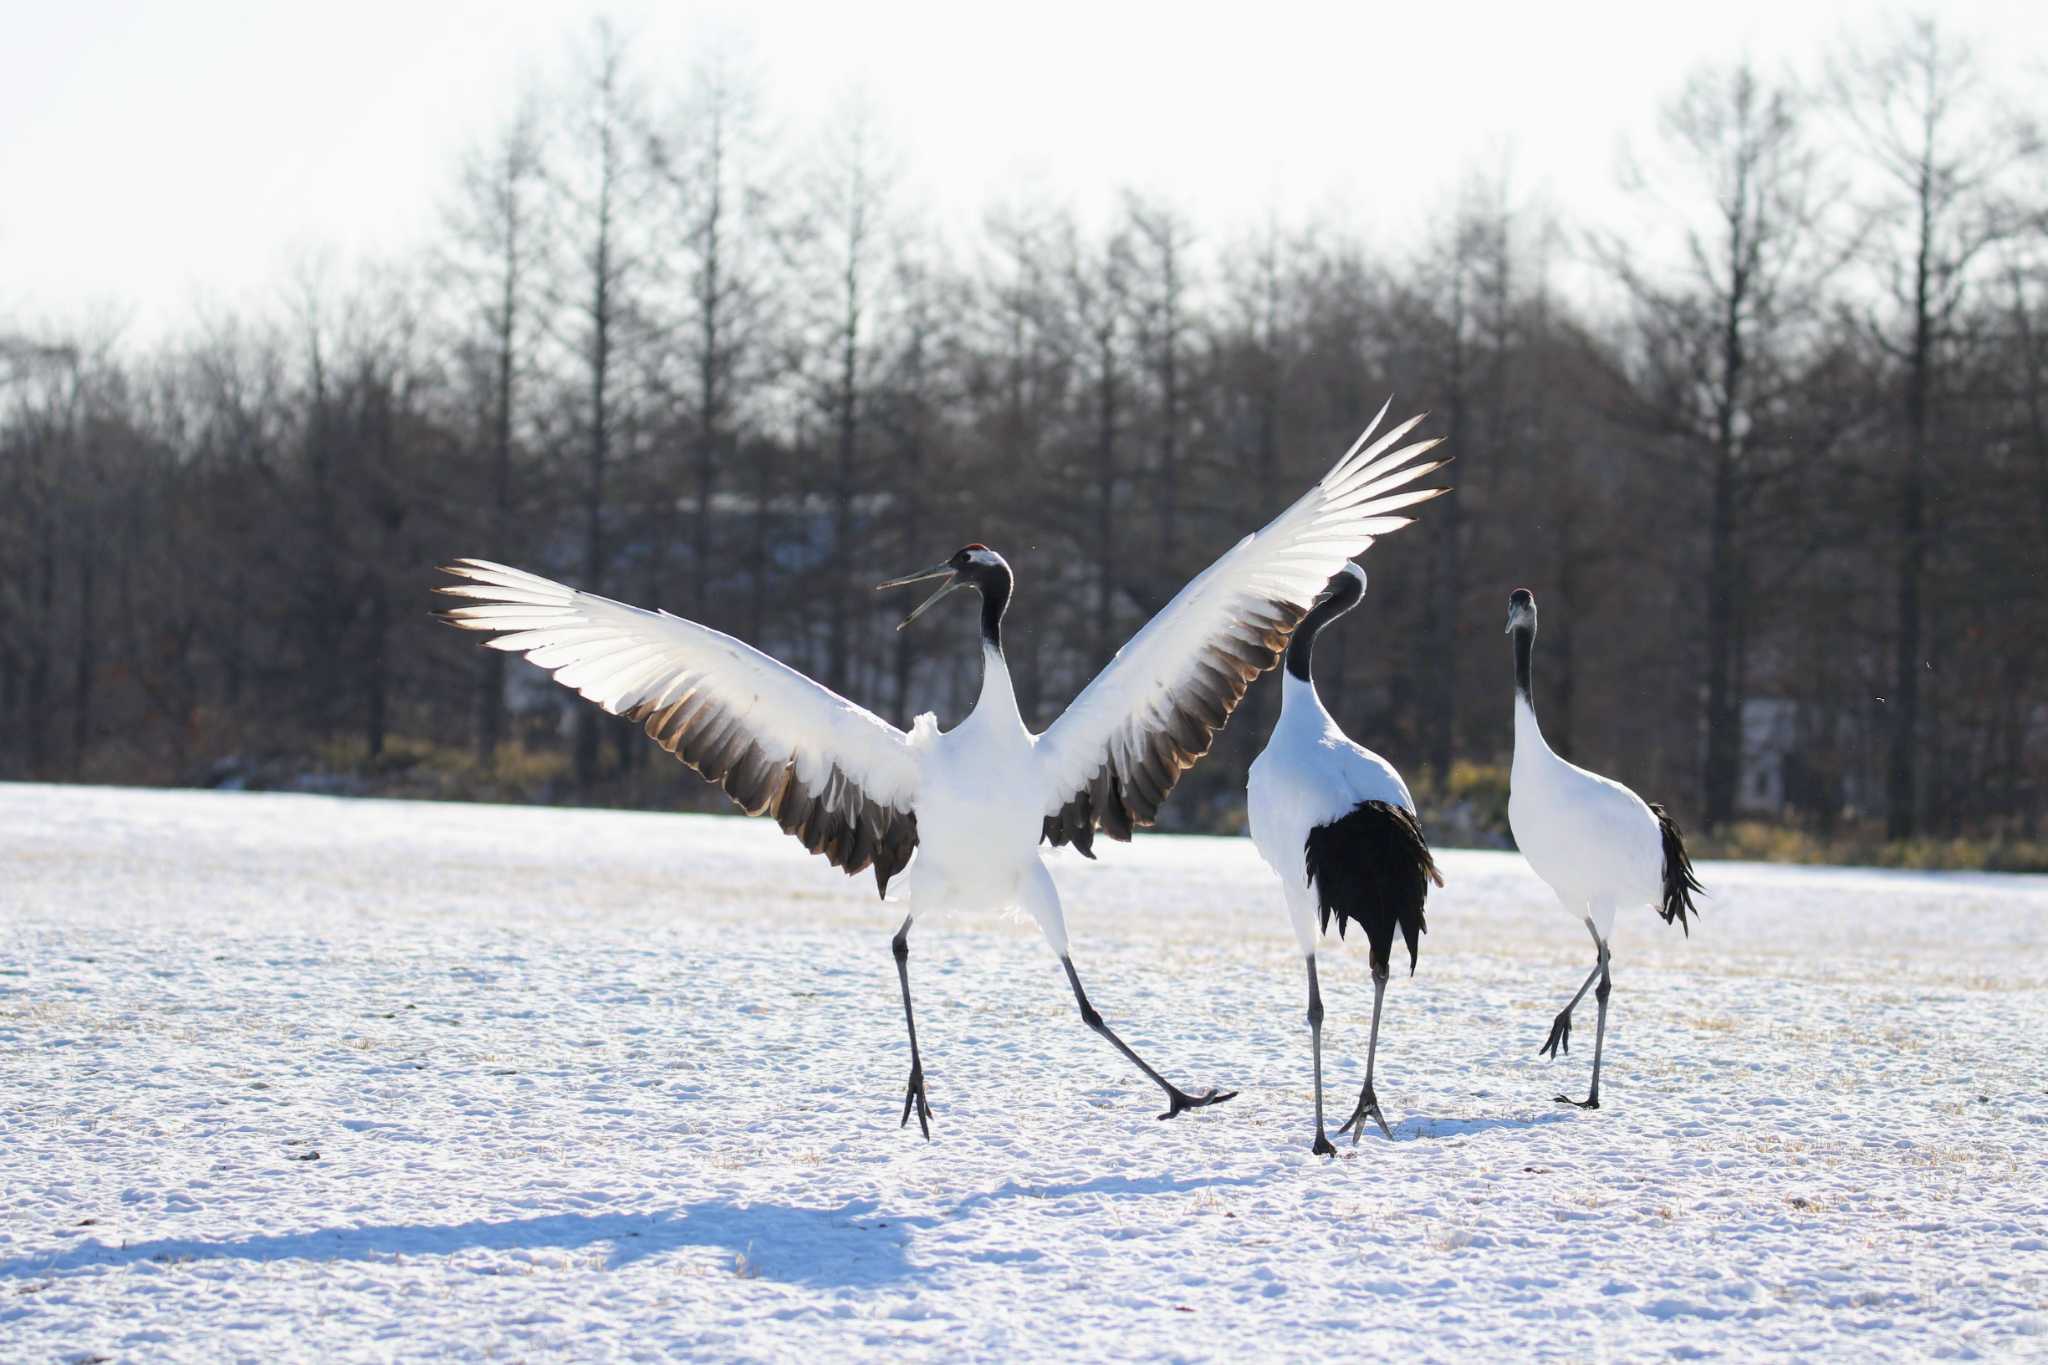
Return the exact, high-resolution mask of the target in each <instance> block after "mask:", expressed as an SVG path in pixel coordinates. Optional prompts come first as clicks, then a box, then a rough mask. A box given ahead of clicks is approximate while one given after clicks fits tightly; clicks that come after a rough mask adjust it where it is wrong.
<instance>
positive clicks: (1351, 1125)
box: [1337, 962, 1394, 1147]
mask: <svg viewBox="0 0 2048 1365" xmlns="http://www.w3.org/2000/svg"><path fill="white" fill-rule="evenodd" d="M1386 998H1387V964H1386V963H1384V962H1375V963H1374V964H1373V967H1372V1037H1371V1039H1370V1040H1369V1041H1368V1042H1367V1043H1366V1045H1365V1088H1364V1089H1363V1090H1360V1091H1359V1092H1358V1107H1357V1108H1356V1109H1354V1110H1352V1111H1351V1117H1350V1118H1348V1119H1346V1120H1344V1127H1343V1128H1339V1129H1338V1130H1337V1132H1338V1134H1339V1135H1340V1136H1341V1135H1342V1134H1343V1132H1344V1129H1345V1128H1348V1129H1350V1130H1351V1145H1352V1146H1353V1147H1356V1146H1357V1145H1358V1139H1359V1138H1361V1137H1363V1136H1365V1121H1366V1119H1367V1118H1368V1117H1370V1118H1371V1119H1372V1121H1373V1122H1374V1123H1377V1124H1378V1125H1379V1126H1380V1131H1381V1132H1382V1133H1385V1134H1386V1135H1387V1139H1388V1140H1389V1141H1392V1140H1393V1136H1394V1134H1393V1131H1392V1130H1391V1129H1389V1128H1388V1127H1387V1118H1386V1115H1384V1114H1382V1113H1380V1097H1379V1096H1378V1095H1375V1094H1374V1093H1373V1092H1372V1067H1373V1062H1374V1061H1375V1060H1376V1059H1377V1058H1378V1055H1379V1050H1380V1006H1381V1004H1383V1003H1384V1002H1385V1000H1386Z"/></svg>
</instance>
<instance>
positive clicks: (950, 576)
mask: <svg viewBox="0 0 2048 1365" xmlns="http://www.w3.org/2000/svg"><path fill="white" fill-rule="evenodd" d="M933 578H943V579H945V580H946V581H945V583H944V584H942V585H941V586H940V588H939V590H938V591H937V592H935V593H933V594H932V595H931V596H930V597H927V598H925V599H924V601H922V602H920V603H919V604H918V607H917V610H916V611H913V612H912V613H910V615H908V616H906V617H904V618H903V620H902V621H901V622H900V623H899V624H898V625H897V627H896V629H898V630H901V629H903V627H904V626H907V625H909V624H910V623H911V622H912V621H915V620H916V619H917V618H918V617H920V616H922V615H924V614H925V613H926V612H927V611H930V610H931V609H932V606H933V605H934V604H935V603H937V602H938V600H939V599H940V598H941V597H944V596H945V595H946V594H947V593H949V592H952V591H953V590H954V589H956V588H962V587H965V586H966V584H964V583H962V582H961V581H960V578H959V571H958V570H956V569H955V568H954V567H953V566H952V565H950V564H934V565H932V566H931V567H930V568H929V569H919V570H918V571H917V572H916V573H913V574H905V575H904V576H903V577H901V578H892V579H890V580H889V581H888V582H886V583H877V584H875V591H876V592H880V591H881V590H882V589H884V588H902V587H908V586H909V585H910V584H912V583H923V582H925V581H926V580H927V579H933Z"/></svg>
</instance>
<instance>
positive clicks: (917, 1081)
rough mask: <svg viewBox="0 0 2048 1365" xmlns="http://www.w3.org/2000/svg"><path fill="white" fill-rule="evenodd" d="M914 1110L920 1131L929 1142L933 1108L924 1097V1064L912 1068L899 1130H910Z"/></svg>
mask: <svg viewBox="0 0 2048 1365" xmlns="http://www.w3.org/2000/svg"><path fill="white" fill-rule="evenodd" d="M913 1109H915V1110H916V1111H917V1127H918V1131H919V1132H921V1133H923V1134H924V1136H925V1140H926V1141H927V1142H929V1141H930V1140H931V1136H932V1106H931V1103H930V1101H928V1100H926V1099H925V1096H924V1065H923V1064H922V1063H918V1064H917V1065H914V1066H912V1067H911V1068H910V1085H909V1086H908V1087H907V1088H906V1089H905V1090H904V1092H903V1122H901V1123H899V1124H897V1125H896V1126H897V1127H898V1128H908V1127H909V1126H910V1113H911V1110H913Z"/></svg>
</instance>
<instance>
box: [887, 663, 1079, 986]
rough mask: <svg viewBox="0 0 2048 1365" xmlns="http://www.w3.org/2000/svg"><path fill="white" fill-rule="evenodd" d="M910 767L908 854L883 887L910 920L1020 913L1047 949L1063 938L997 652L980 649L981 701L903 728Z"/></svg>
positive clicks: (1032, 771)
mask: <svg viewBox="0 0 2048 1365" xmlns="http://www.w3.org/2000/svg"><path fill="white" fill-rule="evenodd" d="M911 745H912V748H913V750H914V757H915V758H916V761H917V791H918V806H917V814H918V830H917V834H918V838H917V857H916V859H915V860H914V861H913V862H912V863H911V864H910V868H909V871H908V872H906V873H905V874H904V877H903V880H902V881H901V882H899V883H898V885H899V886H901V887H902V890H901V892H900V893H899V892H896V891H894V890H892V892H891V899H892V900H893V899H896V898H897V896H898V895H900V896H901V898H902V899H903V900H904V901H905V902H906V906H905V908H906V910H907V912H908V913H909V914H910V915H912V916H913V917H915V916H919V915H921V914H923V913H925V912H926V911H930V910H940V909H947V908H953V909H961V910H1008V909H1022V910H1026V911H1029V912H1030V913H1031V916H1032V918H1033V919H1035V920H1036V921H1037V922H1038V925H1039V927H1040V928H1041V929H1043V930H1044V931H1045V936H1046V938H1047V940H1048V941H1049V942H1051V944H1052V946H1053V948H1054V949H1055V951H1057V952H1059V953H1060V954H1061V955H1065V953H1066V951H1067V935H1066V926H1065V922H1064V920H1063V918H1062V916H1061V913H1060V904H1059V897H1058V895H1057V893H1056V892H1054V890H1053V886H1052V879H1051V878H1050V877H1049V876H1048V875H1046V873H1045V869H1044V865H1043V863H1042V862H1041V861H1040V859H1039V852H1038V849H1039V834H1040V832H1041V831H1042V829H1043V826H1044V822H1045V809H1044V805H1045V802H1044V799H1043V797H1042V795H1041V793H1040V787H1041V785H1042V778H1041V774H1040V772H1039V766H1038V765H1039V757H1038V752H1037V749H1038V736H1036V735H1034V734H1032V733H1031V732H1030V731H1029V730H1028V729H1026V728H1025V725H1024V720H1023V717H1022V716H1021V715H1020V714H1019V712H1018V710H1017V697H1016V693H1015V691H1014V690H1013V688H1012V686H1011V682H1010V672H1009V669H1008V668H1006V667H1005V666H1004V664H1003V657H1002V655H1001V654H1000V653H999V652H997V651H995V650H993V649H987V650H984V651H983V658H982V682H981V695H980V697H979V698H978V699H977V700H976V702H975V705H974V709H973V710H972V711H970V712H969V713H968V715H967V718H966V719H965V720H963V721H961V722H960V724H958V725H956V726H954V727H953V728H952V729H951V730H945V731H941V730H939V729H938V724H937V721H936V719H935V718H934V717H932V716H930V715H924V716H920V717H919V718H918V723H917V725H916V726H915V727H913V729H912V731H911Z"/></svg>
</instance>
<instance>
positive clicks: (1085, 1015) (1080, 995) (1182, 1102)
mask: <svg viewBox="0 0 2048 1365" xmlns="http://www.w3.org/2000/svg"><path fill="white" fill-rule="evenodd" d="M1060 965H1061V966H1062V967H1065V968H1066V969H1067V980H1068V982H1069V983H1071V984H1072V986H1073V987H1074V1000H1075V1003H1077V1004H1078V1005H1080V1007H1081V1022H1082V1023H1084V1024H1086V1025H1087V1026H1088V1027H1089V1028H1091V1029H1093V1030H1095V1031H1096V1032H1097V1033H1099V1034H1101V1035H1102V1036H1103V1037H1105V1038H1107V1039H1109V1041H1110V1045H1111V1046H1113V1047H1114V1048H1116V1050H1117V1051H1118V1052H1121V1053H1123V1054H1124V1056H1126V1057H1128V1058H1130V1060H1131V1064H1132V1065H1133V1066H1135V1067H1137V1068H1138V1070H1140V1071H1142V1072H1144V1073H1145V1074H1146V1075H1147V1076H1149V1077H1151V1078H1152V1081H1153V1083H1154V1084H1156V1085H1157V1086H1158V1087H1159V1088H1160V1089H1162V1090H1164V1091H1165V1092H1166V1104H1167V1109H1166V1112H1165V1113H1163V1114H1161V1115H1160V1116H1159V1117H1160V1118H1162V1119H1170V1118H1172V1117H1173V1116H1174V1115H1176V1114H1178V1113H1180V1112H1181V1110H1183V1109H1200V1108H1202V1107H1203V1106H1205V1105H1210V1104H1221V1103H1223V1101H1225V1100H1227V1099H1234V1098H1235V1097H1236V1095H1237V1092H1236V1091H1235V1090H1232V1091H1229V1092H1227V1093H1225V1094H1221V1095H1219V1094H1217V1093H1216V1091H1215V1090H1214V1088H1211V1089H1210V1091H1209V1092H1208V1093H1207V1094H1205V1095H1190V1094H1188V1093H1187V1092H1186V1091H1185V1090H1182V1089H1181V1088H1180V1087H1179V1086H1177V1085H1175V1084H1174V1083H1173V1082H1172V1081H1169V1080H1167V1079H1166V1077H1164V1076H1162V1075H1160V1074H1159V1073H1158V1072H1156V1071H1154V1070H1153V1069H1152V1068H1151V1067H1149V1066H1147V1065H1146V1064H1145V1059H1144V1058H1143V1057H1140V1056H1139V1055H1138V1054H1137V1053H1135V1052H1133V1051H1131V1049H1130V1048H1129V1047H1128V1046H1126V1045H1125V1043H1124V1040H1123V1039H1121V1038H1119V1037H1117V1036H1116V1031H1115V1030H1114V1029H1112V1028H1110V1026H1109V1025H1108V1024H1105V1023H1103V1022H1102V1016H1101V1015H1100V1014H1098V1013H1096V1010H1095V1006H1093V1005H1091V1004H1089V1003H1088V992H1086V991H1084V990H1082V989H1081V978H1080V976H1079V974H1077V973H1076V972H1075V971H1074V959H1073V958H1071V957H1069V956H1067V955H1066V954H1065V953H1062V954H1060Z"/></svg>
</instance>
